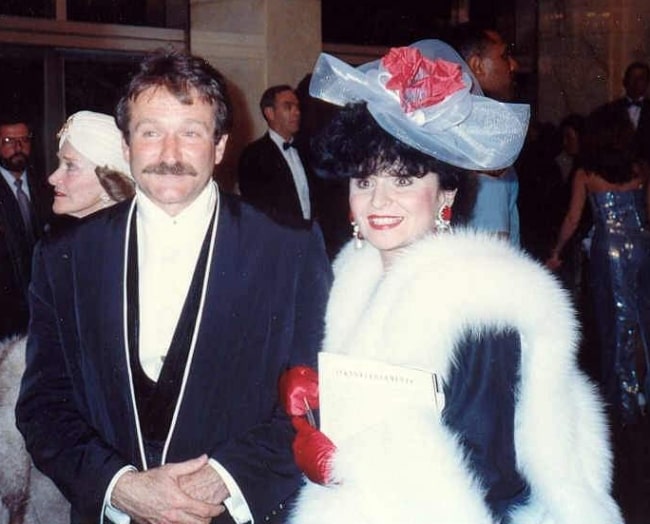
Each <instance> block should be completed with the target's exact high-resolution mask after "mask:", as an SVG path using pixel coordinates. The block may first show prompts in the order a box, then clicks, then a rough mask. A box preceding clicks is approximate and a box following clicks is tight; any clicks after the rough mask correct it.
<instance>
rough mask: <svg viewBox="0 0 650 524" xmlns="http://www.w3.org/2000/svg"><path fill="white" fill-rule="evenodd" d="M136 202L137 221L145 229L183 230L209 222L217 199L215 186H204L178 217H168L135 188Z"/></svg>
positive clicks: (211, 183) (212, 184) (212, 183)
mask: <svg viewBox="0 0 650 524" xmlns="http://www.w3.org/2000/svg"><path fill="white" fill-rule="evenodd" d="M135 194H136V202H137V206H138V207H137V213H138V220H142V222H143V223H146V225H147V227H154V228H168V227H170V226H176V227H178V226H181V227H183V228H186V227H192V226H195V225H197V224H203V223H206V222H208V221H209V220H210V218H211V217H212V213H214V206H215V202H216V201H217V198H218V191H217V189H216V184H215V183H214V182H210V183H208V184H206V186H205V187H204V188H203V191H201V193H199V196H197V197H196V199H195V200H194V202H192V203H191V204H190V205H189V206H187V207H186V208H185V209H183V211H181V212H180V213H178V215H175V216H170V215H168V214H167V213H165V212H164V211H163V210H162V209H161V208H160V207H159V206H158V205H157V204H155V203H154V202H153V201H152V200H151V199H150V198H149V197H148V196H147V195H145V194H144V192H143V191H142V190H141V189H140V188H137V187H136V190H135Z"/></svg>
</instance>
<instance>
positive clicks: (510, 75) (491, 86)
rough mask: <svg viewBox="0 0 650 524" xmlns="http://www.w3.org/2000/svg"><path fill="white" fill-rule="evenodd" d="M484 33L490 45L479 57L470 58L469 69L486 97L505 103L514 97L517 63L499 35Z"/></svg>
mask: <svg viewBox="0 0 650 524" xmlns="http://www.w3.org/2000/svg"><path fill="white" fill-rule="evenodd" d="M486 33H487V35H488V37H489V39H490V43H489V44H488V45H487V46H486V48H485V49H484V51H483V53H482V54H481V56H477V55H474V56H472V57H470V60H469V61H470V68H471V69H472V71H473V73H474V75H476V78H477V79H478V81H479V84H480V85H481V89H482V90H483V92H484V93H485V94H486V95H487V96H489V97H490V98H494V99H495V100H501V101H504V102H507V101H509V100H512V99H513V98H514V95H515V92H514V89H515V82H514V80H515V72H516V71H517V61H516V60H515V59H514V58H513V57H512V56H511V55H510V48H509V46H508V45H507V44H506V43H505V42H504V41H503V38H501V35H499V33H497V32H496V31H487V32H486Z"/></svg>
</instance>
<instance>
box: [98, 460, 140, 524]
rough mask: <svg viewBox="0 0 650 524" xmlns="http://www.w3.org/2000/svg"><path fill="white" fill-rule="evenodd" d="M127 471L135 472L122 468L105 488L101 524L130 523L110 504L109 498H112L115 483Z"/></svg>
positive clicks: (122, 513)
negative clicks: (108, 523)
mask: <svg viewBox="0 0 650 524" xmlns="http://www.w3.org/2000/svg"><path fill="white" fill-rule="evenodd" d="M127 471H137V470H136V469H135V468H134V467H133V466H124V467H123V468H122V469H120V470H119V471H118V472H117V473H115V475H114V476H113V478H112V479H111V481H110V483H109V484H108V488H106V494H105V495H104V507H103V511H102V518H101V524H103V523H104V522H113V523H114V524H129V523H130V522H131V517H129V516H128V515H127V514H126V513H124V512H123V511H120V510H119V509H117V508H116V507H115V506H113V504H111V497H112V496H113V489H114V488H115V484H117V481H118V480H119V479H120V477H121V476H122V475H124V474H125V473H126V472H127Z"/></svg>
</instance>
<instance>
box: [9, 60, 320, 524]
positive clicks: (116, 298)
mask: <svg viewBox="0 0 650 524" xmlns="http://www.w3.org/2000/svg"><path fill="white" fill-rule="evenodd" d="M231 119H232V115H231V106H230V102H229V98H228V95H227V93H226V87H225V81H224V79H223V77H222V76H221V74H220V73H218V72H217V71H216V70H215V69H213V68H212V67H211V66H210V65H209V64H208V63H207V62H205V61H204V60H202V59H200V58H198V57H192V56H190V55H186V54H182V53H178V52H175V51H170V50H162V51H158V52H156V53H154V54H152V55H150V56H148V57H147V58H145V60H144V61H143V63H142V65H141V69H140V72H139V73H138V74H136V75H135V76H134V77H133V78H132V79H131V82H130V84H129V88H128V90H127V93H126V94H125V96H124V97H123V98H122V99H121V101H120V102H119V104H118V108H117V123H118V126H119V127H120V129H121V130H122V133H123V136H124V141H125V142H124V150H125V155H126V158H127V160H128V161H129V163H130V166H131V172H132V173H133V175H134V178H135V180H136V196H135V199H134V200H131V201H125V202H122V203H120V204H117V205H115V206H112V207H110V208H107V209H105V210H103V211H100V212H98V213H95V214H93V215H91V216H90V217H87V218H86V219H85V221H84V222H82V223H80V224H79V225H78V226H77V227H75V228H69V229H67V230H65V231H62V232H61V234H60V235H57V236H56V237H53V238H48V239H47V240H46V241H44V242H41V243H39V245H38V247H37V249H36V253H35V255H34V264H35V268H34V278H33V282H32V286H30V290H31V291H30V304H31V307H32V315H33V318H32V322H31V323H30V332H29V338H28V343H27V368H26V371H25V374H24V377H23V382H22V388H21V392H20V397H19V400H18V404H17V408H16V414H17V424H18V427H19V429H20V431H21V432H22V434H23V435H24V437H25V441H26V446H27V449H28V450H29V452H30V453H31V455H32V458H33V459H34V462H35V464H36V465H37V466H38V467H39V469H41V470H42V471H43V472H45V473H46V474H47V475H48V476H49V477H51V478H52V479H53V480H54V482H55V483H56V484H57V486H58V487H59V489H61V491H62V492H63V493H64V494H65V495H66V497H67V498H68V499H69V500H70V502H71V504H72V512H73V518H74V519H75V520H76V521H77V522H98V521H99V520H100V517H101V516H102V515H105V516H106V517H108V518H109V519H111V520H113V521H115V522H126V521H128V519H129V518H131V519H133V520H135V521H136V522H138V523H148V524H154V523H156V524H158V523H161V522H165V523H169V524H176V523H181V522H182V523H186V524H194V523H196V524H199V523H201V524H205V523H206V522H209V521H210V520H211V519H213V520H214V521H218V522H231V521H232V520H234V521H235V522H237V523H244V522H249V521H251V520H253V519H254V520H255V522H274V521H275V522H282V521H283V520H284V518H285V516H286V515H285V512H284V511H283V510H284V509H285V508H286V507H287V500H288V499H290V497H292V496H293V494H294V493H295V491H296V490H297V489H298V487H299V486H300V484H301V475H300V473H299V471H298V469H297V468H296V466H295V464H294V460H293V455H292V451H291V443H292V439H293V436H294V431H293V429H292V427H291V424H290V422H289V420H288V418H287V417H286V415H285V414H284V411H283V410H282V408H281V407H280V406H279V404H278V392H277V390H278V379H279V377H280V375H281V374H282V373H283V372H284V371H285V370H286V369H287V368H288V367H291V366H295V365H300V364H303V365H310V366H314V365H315V357H316V351H317V348H318V346H319V344H320V339H321V335H322V323H323V317H324V308H325V302H326V295H327V293H328V290H329V284H330V280H331V274H330V269H329V262H328V260H327V257H326V255H325V250H324V246H323V241H322V237H321V235H320V233H319V230H318V229H307V228H301V229H299V230H294V229H288V228H284V227H282V226H281V225H279V224H276V223H274V222H273V221H271V220H269V219H268V217H266V216H265V215H264V214H262V213H260V212H259V211H257V210H255V209H253V208H252V207H250V206H248V205H247V204H244V203H242V202H241V201H240V200H239V199H238V198H237V197H235V196H232V195H227V194H223V193H221V192H220V191H219V190H218V188H217V186H216V184H215V183H214V182H213V180H212V172H213V169H214V167H215V165H217V164H219V163H220V162H221V160H222V158H223V154H224V150H225V147H226V142H227V139H228V131H229V129H230V127H231ZM215 517H216V519H215ZM231 519H232V520H231Z"/></svg>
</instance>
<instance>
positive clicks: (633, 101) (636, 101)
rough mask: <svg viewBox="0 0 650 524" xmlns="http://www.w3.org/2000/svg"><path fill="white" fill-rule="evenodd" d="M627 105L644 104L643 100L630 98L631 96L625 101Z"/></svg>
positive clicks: (637, 105) (639, 105)
mask: <svg viewBox="0 0 650 524" xmlns="http://www.w3.org/2000/svg"><path fill="white" fill-rule="evenodd" d="M625 103H626V105H627V107H633V106H636V107H641V106H642V105H643V100H630V99H629V98H628V99H627V100H626V101H625Z"/></svg>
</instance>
